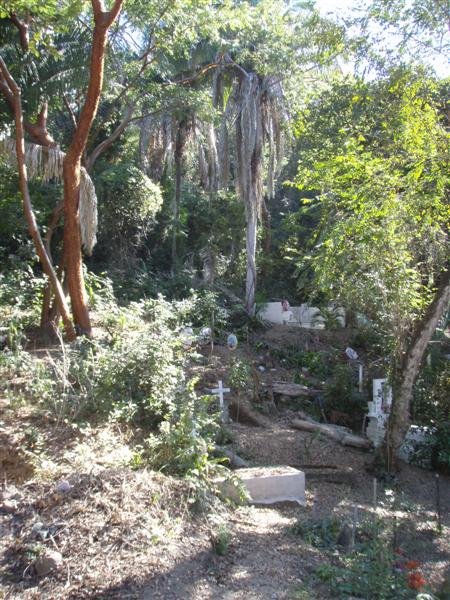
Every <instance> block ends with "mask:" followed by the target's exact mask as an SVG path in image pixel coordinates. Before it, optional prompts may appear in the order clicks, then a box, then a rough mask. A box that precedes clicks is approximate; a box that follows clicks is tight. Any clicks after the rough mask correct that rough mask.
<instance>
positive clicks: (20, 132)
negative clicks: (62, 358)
mask: <svg viewBox="0 0 450 600" xmlns="http://www.w3.org/2000/svg"><path fill="white" fill-rule="evenodd" d="M0 69H1V71H2V74H3V77H4V78H5V81H6V82H7V84H8V85H9V88H10V90H11V92H12V94H13V96H14V119H15V124H16V154H17V167H18V172H19V183H20V191H21V193H22V199H23V210H24V214H25V218H26V220H27V224H28V230H29V232H30V235H31V237H32V239H33V242H34V245H35V247H36V252H37V254H38V256H39V259H40V261H41V264H42V268H43V270H44V273H45V274H46V275H47V277H48V279H49V281H50V283H51V285H52V287H53V290H54V293H55V298H56V302H57V303H58V308H59V310H60V312H61V316H62V319H63V323H64V328H65V331H66V335H67V338H68V340H69V341H71V340H73V339H75V337H76V333H75V329H74V327H73V324H72V321H71V319H70V315H69V307H68V306H67V303H66V299H65V296H64V293H63V291H62V289H61V285H60V283H59V280H58V278H57V276H56V273H55V270H54V269H53V265H52V262H51V260H50V257H49V255H48V254H47V252H46V249H45V246H44V243H43V241H42V237H41V235H40V233H39V229H38V226H37V222H36V218H35V215H34V212H33V207H32V205H31V198H30V192H29V189H28V178H27V169H26V166H25V141H24V129H23V116H22V103H21V99H20V89H19V86H18V85H17V84H16V82H15V81H14V79H13V78H12V77H11V75H10V73H9V71H8V69H7V67H6V65H5V63H4V62H3V60H2V59H1V58H0Z"/></svg>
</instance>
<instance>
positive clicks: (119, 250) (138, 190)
mask: <svg viewBox="0 0 450 600" xmlns="http://www.w3.org/2000/svg"><path fill="white" fill-rule="evenodd" d="M95 184H96V190H97V195H98V198H99V206H100V218H99V223H100V230H99V245H100V247H101V248H100V249H103V250H104V251H105V254H106V253H109V252H111V251H112V252H113V254H112V256H113V257H114V259H115V260H116V261H119V263H120V264H122V263H123V264H124V263H126V261H127V260H128V259H129V258H130V257H132V256H134V255H135V253H136V251H137V249H138V248H139V246H140V245H141V243H142V241H143V239H144V236H145V234H146V233H147V231H148V230H149V227H150V225H151V224H152V223H153V222H154V219H155V216H156V214H157V213H158V211H159V210H160V208H161V206H162V202H163V197H162V193H161V189H160V187H159V185H157V184H156V183H153V181H152V180H151V179H149V178H148V177H147V176H146V175H145V174H144V173H143V172H142V171H141V170H140V169H138V168H137V167H135V166H133V165H131V164H129V163H120V164H117V165H112V166H110V167H109V168H107V169H105V170H104V171H103V172H102V173H101V175H99V176H98V177H96V179H95ZM130 248H131V249H130Z"/></svg>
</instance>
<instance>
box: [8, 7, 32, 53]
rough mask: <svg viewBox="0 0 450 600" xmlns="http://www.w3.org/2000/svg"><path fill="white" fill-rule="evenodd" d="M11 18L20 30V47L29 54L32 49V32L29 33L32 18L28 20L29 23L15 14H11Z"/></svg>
mask: <svg viewBox="0 0 450 600" xmlns="http://www.w3.org/2000/svg"><path fill="white" fill-rule="evenodd" d="M9 18H10V19H11V21H12V22H13V23H14V25H15V26H16V27H17V29H18V30H19V38H20V46H21V48H22V50H23V51H24V52H28V50H29V47H30V32H29V23H30V17H29V18H28V22H25V21H22V20H21V19H19V17H18V16H17V15H16V14H15V13H11V14H10V15H9Z"/></svg>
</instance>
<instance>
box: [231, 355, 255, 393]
mask: <svg viewBox="0 0 450 600" xmlns="http://www.w3.org/2000/svg"><path fill="white" fill-rule="evenodd" d="M251 375H252V373H251V366H250V364H249V363H248V362H247V361H246V360H242V359H240V358H237V357H233V360H232V362H231V365H230V369H229V371H228V381H229V383H230V385H231V387H232V388H233V389H235V390H238V391H240V390H244V389H246V388H247V387H248V385H249V383H250V381H251Z"/></svg>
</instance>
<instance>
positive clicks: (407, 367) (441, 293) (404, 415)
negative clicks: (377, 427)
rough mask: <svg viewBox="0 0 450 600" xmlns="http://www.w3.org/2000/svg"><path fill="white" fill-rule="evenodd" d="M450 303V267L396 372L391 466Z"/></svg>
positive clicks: (389, 443)
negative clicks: (420, 376)
mask: <svg viewBox="0 0 450 600" xmlns="http://www.w3.org/2000/svg"><path fill="white" fill-rule="evenodd" d="M449 304H450V267H449V266H447V268H446V269H445V270H444V272H443V273H442V275H441V278H440V284H439V287H438V289H437V290H436V293H435V296H434V299H433V301H432V302H431V304H430V306H429V307H428V310H427V311H426V313H425V315H424V316H423V318H422V319H421V320H420V322H419V323H418V324H417V326H416V329H415V332H414V334H413V337H412V339H411V341H410V343H409V346H408V350H407V352H406V353H405V355H404V359H403V361H402V363H401V365H400V368H399V370H398V374H394V386H393V387H394V399H393V404H392V412H391V417H390V420H389V431H388V439H387V444H386V448H387V464H388V469H389V470H391V469H392V468H393V467H395V465H396V462H397V456H398V451H399V449H400V446H401V445H402V443H403V440H404V439H405V435H406V433H407V432H408V429H409V425H410V403H411V398H412V393H413V386H414V382H415V380H416V378H417V375H418V373H419V370H420V366H421V364H422V360H423V357H424V354H425V351H426V349H427V346H428V343H429V342H430V340H431V338H432V337H433V335H434V332H435V331H436V327H437V326H438V323H439V321H440V320H441V319H442V316H443V315H444V313H445V311H446V310H447V309H448V307H449Z"/></svg>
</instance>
